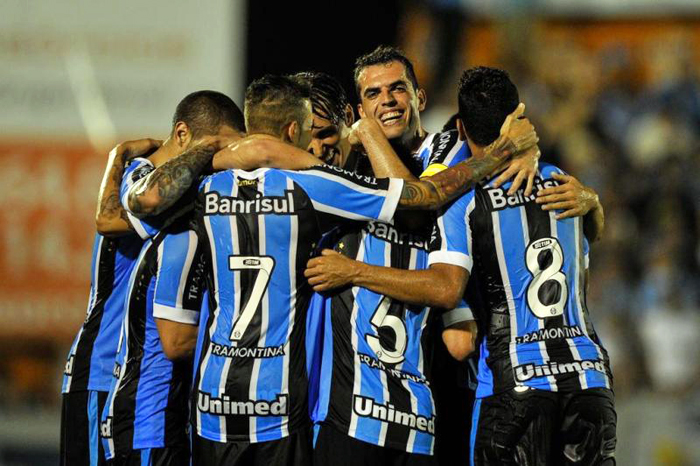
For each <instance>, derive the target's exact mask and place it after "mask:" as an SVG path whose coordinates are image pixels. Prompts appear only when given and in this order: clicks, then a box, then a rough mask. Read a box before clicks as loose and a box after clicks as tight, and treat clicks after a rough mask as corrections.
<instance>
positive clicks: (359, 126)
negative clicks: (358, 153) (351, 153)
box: [347, 118, 384, 147]
mask: <svg viewBox="0 0 700 466" xmlns="http://www.w3.org/2000/svg"><path fill="white" fill-rule="evenodd" d="M372 134H374V135H381V136H383V135H384V133H383V132H382V128H381V126H379V123H378V122H377V120H375V119H373V118H360V119H359V120H357V121H356V122H355V123H354V124H353V125H352V126H351V127H350V130H349V131H348V134H347V139H348V142H349V143H350V145H351V146H352V147H359V146H362V139H363V138H365V137H370V136H371V135H372Z"/></svg>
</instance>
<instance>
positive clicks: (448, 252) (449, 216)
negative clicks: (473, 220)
mask: <svg viewBox="0 0 700 466" xmlns="http://www.w3.org/2000/svg"><path fill="white" fill-rule="evenodd" d="M474 206H475V198H474V191H473V190H471V191H469V192H467V193H466V194H465V195H463V196H462V197H461V198H459V199H457V201H455V202H454V203H452V204H451V205H450V206H449V207H448V208H447V210H445V211H443V212H442V213H441V214H440V215H439V216H438V218H437V221H436V223H435V226H434V228H433V234H432V237H431V240H430V254H429V255H428V265H432V264H438V263H439V264H451V265H456V266H458V267H462V268H464V269H466V270H467V271H468V272H471V270H472V265H473V263H474V261H473V254H472V233H471V226H470V222H469V216H470V214H471V212H472V211H473V210H474Z"/></svg>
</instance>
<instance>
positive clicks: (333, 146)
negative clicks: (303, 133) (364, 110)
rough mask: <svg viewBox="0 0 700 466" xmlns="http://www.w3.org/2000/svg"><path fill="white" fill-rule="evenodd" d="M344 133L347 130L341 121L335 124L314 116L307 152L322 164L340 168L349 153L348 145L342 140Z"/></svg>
mask: <svg viewBox="0 0 700 466" xmlns="http://www.w3.org/2000/svg"><path fill="white" fill-rule="evenodd" d="M345 132H347V128H346V126H345V122H344V121H343V120H341V121H339V122H338V123H337V124H335V123H333V122H332V121H331V120H328V119H326V118H323V117H321V116H319V115H316V114H314V120H313V125H312V126H311V144H310V145H309V147H308V150H309V152H311V153H312V154H314V155H315V156H316V157H318V158H319V159H321V160H323V162H324V163H327V164H329V165H335V166H336V167H341V168H342V167H343V165H345V161H346V160H347V157H348V154H349V153H350V144H349V143H348V142H347V140H346V139H343V133H345Z"/></svg>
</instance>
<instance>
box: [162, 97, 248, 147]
mask: <svg viewBox="0 0 700 466" xmlns="http://www.w3.org/2000/svg"><path fill="white" fill-rule="evenodd" d="M178 121H182V122H184V123H185V124H186V125H187V127H188V128H189V129H190V132H191V133H192V138H193V139H196V138H199V137H201V136H210V135H213V134H216V133H218V132H219V129H220V128H221V127H222V126H230V127H231V128H233V129H235V130H237V131H240V132H244V131H245V122H244V120H243V112H241V109H240V108H238V105H236V103H235V102H234V101H233V100H231V98H230V97H228V96H227V95H224V94H222V93H221V92H216V91H197V92H193V93H192V94H189V95H188V96H186V97H185V98H184V99H182V100H181V101H180V103H179V104H177V108H176V109H175V114H174V115H173V128H174V127H175V125H176V124H177V122H178Z"/></svg>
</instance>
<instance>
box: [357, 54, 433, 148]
mask: <svg viewBox="0 0 700 466" xmlns="http://www.w3.org/2000/svg"><path fill="white" fill-rule="evenodd" d="M357 85H358V88H359V91H360V106H359V107H358V110H359V112H360V116H362V117H363V118H374V119H375V120H377V122H378V123H379V126H380V127H381V128H382V130H383V131H384V135H385V136H386V137H387V139H389V141H392V142H399V143H403V144H405V145H409V144H410V143H411V141H412V139H413V138H414V137H415V136H416V135H417V134H418V132H419V130H420V115H419V114H420V112H421V111H423V109H424V108H425V94H424V93H423V91H422V90H417V89H414V87H413V84H412V83H411V80H410V79H409V77H408V75H407V73H406V68H405V67H404V65H403V64H402V63H401V62H398V61H392V62H390V63H386V64H379V65H372V66H368V67H366V68H364V69H363V70H362V71H361V72H360V74H359V76H358V80H357Z"/></svg>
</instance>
